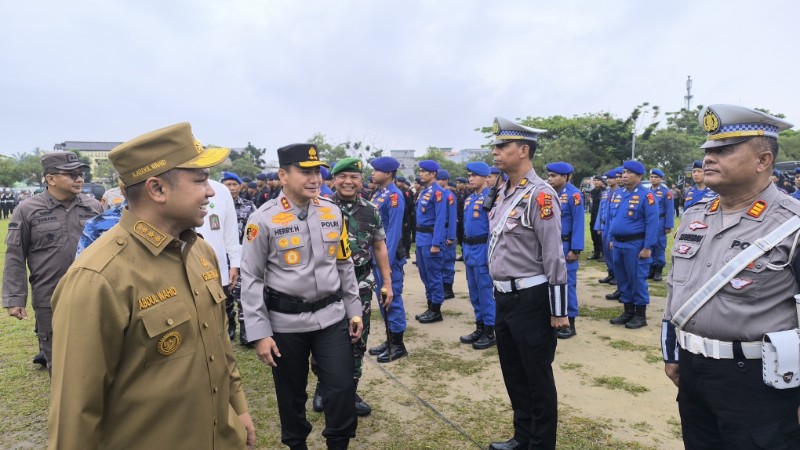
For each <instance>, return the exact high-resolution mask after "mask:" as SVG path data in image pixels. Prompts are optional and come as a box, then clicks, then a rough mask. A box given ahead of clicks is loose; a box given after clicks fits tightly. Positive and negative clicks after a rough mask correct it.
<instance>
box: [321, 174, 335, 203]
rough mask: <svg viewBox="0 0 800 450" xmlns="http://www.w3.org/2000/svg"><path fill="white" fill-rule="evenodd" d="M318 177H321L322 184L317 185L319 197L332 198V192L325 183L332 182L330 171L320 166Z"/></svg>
mask: <svg viewBox="0 0 800 450" xmlns="http://www.w3.org/2000/svg"><path fill="white" fill-rule="evenodd" d="M319 175H320V177H322V183H320V185H319V195H320V196H322V197H325V198H333V190H331V188H330V187H328V185H327V184H326V183H325V182H326V181H331V180H333V177H332V176H331V171H330V170H328V169H326V168H324V167H322V166H320V167H319Z"/></svg>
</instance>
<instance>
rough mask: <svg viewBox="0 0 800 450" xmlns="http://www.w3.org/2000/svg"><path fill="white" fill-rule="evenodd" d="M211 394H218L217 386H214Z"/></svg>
mask: <svg viewBox="0 0 800 450" xmlns="http://www.w3.org/2000/svg"><path fill="white" fill-rule="evenodd" d="M211 392H213V393H215V394H216V393H217V387H216V386H214V388H213V389H211Z"/></svg>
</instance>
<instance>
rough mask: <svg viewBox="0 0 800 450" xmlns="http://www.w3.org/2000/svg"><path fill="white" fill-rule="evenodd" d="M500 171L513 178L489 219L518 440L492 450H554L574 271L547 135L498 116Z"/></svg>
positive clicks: (500, 335) (501, 350)
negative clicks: (540, 164) (547, 175)
mask: <svg viewBox="0 0 800 450" xmlns="http://www.w3.org/2000/svg"><path fill="white" fill-rule="evenodd" d="M493 131H494V134H495V141H494V149H493V151H492V155H493V156H494V163H495V165H496V166H497V167H498V168H499V169H500V170H502V171H503V172H505V173H506V174H507V175H508V181H507V182H506V183H504V184H503V186H502V187H501V189H500V191H499V193H498V196H497V198H496V200H495V202H494V208H493V209H492V210H491V212H490V213H489V230H490V233H491V234H490V238H489V273H490V274H491V276H492V280H493V282H494V298H495V302H496V305H497V317H496V319H495V333H496V337H497V351H498V355H499V357H500V368H501V369H502V371H503V381H505V384H506V390H507V391H508V396H509V398H510V399H511V407H512V408H513V410H514V437H512V438H511V439H509V440H508V441H505V442H494V443H492V444H491V445H490V446H489V448H490V449H492V450H518V449H527V448H541V449H555V446H556V427H557V422H558V414H557V403H558V402H557V394H556V385H555V381H554V379H553V369H552V363H553V358H554V356H555V351H556V330H561V329H566V328H568V327H569V321H568V320H567V294H566V285H567V268H566V262H565V260H564V253H563V251H562V248H561V247H562V245H561V206H560V202H559V199H558V196H557V194H556V192H555V191H554V190H553V188H552V187H550V185H548V184H547V183H546V182H545V181H544V180H542V179H541V178H539V176H538V175H536V171H535V170H533V165H532V162H531V161H532V158H533V154H534V152H535V150H536V141H537V138H538V135H539V134H541V133H543V132H544V131H545V130H538V129H533V128H528V127H524V126H521V125H518V124H516V123H513V122H511V121H509V120H506V119H503V118H500V117H498V118H495V121H494V127H493Z"/></svg>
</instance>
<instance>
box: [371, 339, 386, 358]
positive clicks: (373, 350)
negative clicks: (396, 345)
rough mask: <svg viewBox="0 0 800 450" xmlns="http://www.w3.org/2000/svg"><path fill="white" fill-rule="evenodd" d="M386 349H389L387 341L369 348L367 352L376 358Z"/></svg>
mask: <svg viewBox="0 0 800 450" xmlns="http://www.w3.org/2000/svg"><path fill="white" fill-rule="evenodd" d="M387 348H389V343H388V342H387V341H383V342H381V345H378V346H376V347H372V348H370V349H369V350H368V352H369V354H370V355H372V356H378V355H380V354H381V353H383V352H385V351H386V349H387Z"/></svg>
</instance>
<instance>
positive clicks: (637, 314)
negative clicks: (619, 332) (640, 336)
mask: <svg viewBox="0 0 800 450" xmlns="http://www.w3.org/2000/svg"><path fill="white" fill-rule="evenodd" d="M646 312H647V305H645V306H634V307H633V318H631V320H629V321H628V323H626V324H625V328H630V329H631V330H635V329H637V328H642V327H644V326H647V318H646V317H645V313H646Z"/></svg>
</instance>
